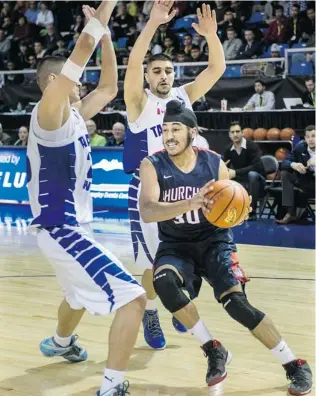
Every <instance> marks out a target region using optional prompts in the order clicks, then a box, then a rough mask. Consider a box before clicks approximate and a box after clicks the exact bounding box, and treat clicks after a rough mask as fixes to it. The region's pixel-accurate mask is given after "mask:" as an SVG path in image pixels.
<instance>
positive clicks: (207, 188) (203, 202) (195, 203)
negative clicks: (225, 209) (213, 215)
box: [189, 179, 215, 213]
mask: <svg viewBox="0 0 316 396" xmlns="http://www.w3.org/2000/svg"><path fill="white" fill-rule="evenodd" d="M214 182H215V180H214V179H213V180H211V181H210V182H208V183H206V184H205V185H204V186H203V187H202V188H201V189H200V191H199V192H198V193H197V194H196V195H195V196H194V197H193V198H191V199H190V200H189V206H190V210H197V209H202V210H203V211H204V212H207V213H208V212H210V211H211V209H210V206H211V205H213V203H214V202H213V201H212V200H210V199H207V198H206V194H208V193H209V192H211V191H212V190H213V184H214Z"/></svg>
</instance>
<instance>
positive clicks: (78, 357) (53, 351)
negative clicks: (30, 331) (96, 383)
mask: <svg viewBox="0 0 316 396" xmlns="http://www.w3.org/2000/svg"><path fill="white" fill-rule="evenodd" d="M77 339H78V336H77V335H73V336H72V337H71V343H70V345H69V346H68V347H61V346H60V345H58V344H57V343H56V342H55V340H54V337H50V338H46V339H45V340H43V341H42V342H41V343H40V350H41V352H42V354H43V355H44V356H47V357H53V356H61V357H63V358H64V359H66V360H69V361H70V362H72V363H78V362H83V361H84V360H87V358H88V353H87V351H86V350H85V349H84V348H83V347H82V346H80V345H79V344H77Z"/></svg>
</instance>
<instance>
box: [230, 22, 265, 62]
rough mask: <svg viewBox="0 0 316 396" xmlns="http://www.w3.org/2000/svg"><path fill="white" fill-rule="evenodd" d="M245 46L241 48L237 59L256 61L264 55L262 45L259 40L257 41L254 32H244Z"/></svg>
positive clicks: (247, 30) (249, 30)
mask: <svg viewBox="0 0 316 396" xmlns="http://www.w3.org/2000/svg"><path fill="white" fill-rule="evenodd" d="M244 35H245V41H246V42H245V44H244V45H243V46H242V47H241V48H240V51H239V54H238V55H237V57H236V59H254V58H258V57H259V56H260V55H261V54H262V44H261V42H260V41H259V40H255V34H254V32H253V30H251V29H246V30H245V32H244Z"/></svg>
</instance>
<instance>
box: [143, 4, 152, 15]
mask: <svg viewBox="0 0 316 396" xmlns="http://www.w3.org/2000/svg"><path fill="white" fill-rule="evenodd" d="M153 4H154V2H153V1H152V0H146V1H145V3H144V6H143V14H144V15H146V17H148V16H149V14H150V11H151V9H152V7H153Z"/></svg>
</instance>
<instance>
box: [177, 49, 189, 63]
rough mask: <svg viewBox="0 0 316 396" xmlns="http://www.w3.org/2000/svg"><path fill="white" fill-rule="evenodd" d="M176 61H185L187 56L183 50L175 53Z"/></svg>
mask: <svg viewBox="0 0 316 396" xmlns="http://www.w3.org/2000/svg"><path fill="white" fill-rule="evenodd" d="M176 62H179V63H181V62H187V58H186V55H185V52H184V51H179V52H178V53H177V55H176Z"/></svg>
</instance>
